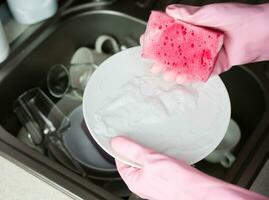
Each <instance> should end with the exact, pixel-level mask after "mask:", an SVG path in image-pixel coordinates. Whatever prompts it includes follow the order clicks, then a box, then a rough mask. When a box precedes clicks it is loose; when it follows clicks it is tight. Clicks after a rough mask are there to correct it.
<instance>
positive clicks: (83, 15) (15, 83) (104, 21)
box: [0, 7, 269, 199]
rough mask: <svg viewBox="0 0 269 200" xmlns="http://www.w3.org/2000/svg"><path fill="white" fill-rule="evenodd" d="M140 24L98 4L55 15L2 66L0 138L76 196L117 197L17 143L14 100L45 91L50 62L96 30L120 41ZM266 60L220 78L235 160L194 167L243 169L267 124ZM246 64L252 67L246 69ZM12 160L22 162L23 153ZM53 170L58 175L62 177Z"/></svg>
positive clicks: (90, 41)
mask: <svg viewBox="0 0 269 200" xmlns="http://www.w3.org/2000/svg"><path fill="white" fill-rule="evenodd" d="M144 29H145V22H144V21H142V20H140V19H138V18H134V17H131V16H129V15H126V14H123V13H121V12H116V11H112V10H107V8H106V10H105V9H103V8H102V7H99V8H98V9H97V10H92V8H87V7H86V8H85V7H81V8H79V9H73V11H68V12H66V13H65V14H63V15H62V16H59V17H58V18H57V19H56V20H55V21H54V22H53V23H51V24H50V25H48V27H47V28H46V29H45V30H44V31H43V32H42V33H41V34H40V35H38V36H36V37H35V38H33V41H31V42H30V43H29V45H27V46H26V45H25V48H24V50H23V51H21V53H18V55H15V56H14V58H12V59H11V60H10V61H9V62H7V63H6V64H5V65H3V66H1V68H0V92H1V94H2V98H1V99H0V110H1V112H0V123H1V126H2V129H1V130H0V131H1V132H0V140H2V141H3V142H4V143H5V144H6V145H9V146H10V147H12V148H13V149H16V151H18V152H21V153H22V154H23V155H24V156H25V157H27V159H32V160H33V164H29V167H30V168H32V169H33V170H35V171H37V172H38V173H40V174H42V175H43V176H45V177H47V178H48V179H50V180H52V181H54V182H56V183H57V184H58V185H60V186H62V187H64V188H65V189H67V190H69V191H71V192H73V193H76V194H77V195H78V196H80V197H82V198H85V199H86V197H87V194H88V193H91V194H93V196H94V198H92V199H117V197H116V196H112V195H111V196H110V194H109V193H108V192H105V191H104V190H102V189H101V188H99V187H96V186H95V184H93V183H92V180H88V179H85V178H82V177H80V176H79V175H77V174H76V173H74V172H72V171H70V170H68V169H67V168H65V167H64V166H62V165H60V164H59V163H56V162H55V161H51V160H50V159H49V158H47V157H45V156H44V155H42V154H40V153H38V152H36V151H34V150H33V149H31V148H30V147H28V146H27V145H25V144H23V143H22V142H20V141H19V140H18V139H17V138H16V134H17V132H18V130H19V129H20V127H21V125H20V124H19V122H18V120H17V118H16V117H15V115H14V114H13V111H12V107H13V102H14V100H15V99H16V98H17V97H18V96H19V95H20V94H21V93H22V92H24V91H26V90H28V89H30V88H33V87H36V86H39V87H41V88H42V89H43V90H44V91H47V89H46V84H45V83H46V74H47V72H48V70H49V69H50V67H51V66H53V65H54V64H68V63H69V62H70V58H71V56H72V55H73V53H74V52H75V50H76V49H78V48H79V47H81V46H88V47H93V45H94V41H95V39H96V38H97V37H98V36H99V35H101V34H108V35H111V36H113V37H115V38H116V39H117V40H118V41H119V43H121V44H124V43H125V42H126V41H125V39H126V38H132V39H133V40H134V41H136V42H138V41H139V37H140V35H141V34H142V33H143V32H144ZM130 46H131V45H130ZM264 65H265V63H260V64H253V65H249V66H244V67H235V68H234V69H232V70H230V71H229V72H226V73H223V74H222V76H221V78H222V80H223V81H224V83H225V85H226V87H227V89H228V92H229V95H230V98H231V105H232V117H233V119H234V120H235V121H236V122H237V123H238V124H239V126H240V128H241V130H242V139H241V141H240V144H239V145H238V146H237V148H236V149H235V151H234V154H235V155H236V157H237V160H236V162H235V163H234V165H233V166H232V168H228V169H226V168H223V167H221V166H220V165H218V164H211V163H208V162H206V161H201V162H199V163H197V165H196V167H197V168H199V169H201V170H202V171H204V172H206V173H208V174H210V175H213V176H216V177H219V178H221V179H224V180H226V181H230V182H233V183H237V182H236V180H238V176H239V175H238V174H240V173H239V172H240V170H241V171H242V169H243V166H244V164H245V162H246V160H248V159H250V157H249V156H250V155H251V152H252V151H253V150H254V149H253V147H254V146H255V145H254V144H253V145H254V146H253V145H252V143H254V142H255V140H253V139H252V138H256V139H257V140H258V139H260V138H261V136H262V135H263V134H264V131H265V128H266V126H267V125H268V124H269V123H267V122H265V121H266V120H265V118H266V116H267V112H268V110H267V107H268V106H267V104H268V102H269V101H268V97H267V96H266V95H265V94H266V93H265V91H267V94H269V93H268V86H267V85H269V84H268V83H269V81H268V80H267V78H266V77H265V75H264V71H263V70H264ZM250 68H251V69H253V70H249V69H250ZM54 100H55V101H57V99H54ZM253 134H255V135H256V136H255V137H254V136H253ZM255 144H256V143H255ZM0 151H1V149H0ZM7 153H8V152H7ZM14 155H15V154H14ZM16 159H18V160H20V162H24V160H25V159H26V158H25V159H22V157H16ZM53 173H54V174H58V175H60V178H58V177H57V176H54V175H53ZM97 184H98V183H97ZM87 199H88V197H87Z"/></svg>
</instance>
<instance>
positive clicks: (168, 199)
mask: <svg viewBox="0 0 269 200" xmlns="http://www.w3.org/2000/svg"><path fill="white" fill-rule="evenodd" d="M112 147H113V149H114V150H115V151H117V152H118V153H119V154H121V155H122V156H124V157H126V158H128V159H129V160H132V161H134V162H136V163H138V164H139V165H140V166H141V169H138V168H134V167H131V166H128V165H126V164H123V163H121V162H119V161H116V164H117V168H118V171H119V173H120V175H121V177H122V178H123V180H124V181H125V182H126V184H127V185H128V187H129V189H130V190H131V191H132V192H134V193H135V194H137V195H139V196H140V197H141V198H145V199H151V200H177V199H178V200H216V199H217V200H228V199H229V200H268V198H267V197H264V196H261V195H259V194H256V193H253V192H250V191H248V190H245V189H242V188H239V187H237V186H234V185H231V184H228V183H225V182H223V181H221V180H218V179H215V178H213V177H210V176H208V175H206V174H204V173H202V172H200V171H198V170H197V169H195V168H193V167H191V166H189V165H188V164H186V163H185V162H183V161H179V160H176V159H173V158H170V157H168V156H164V155H161V154H158V153H156V152H154V151H153V150H151V149H148V148H145V147H142V146H140V145H138V144H136V143H134V142H132V141H130V140H129V139H127V138H124V137H116V138H114V139H113V140H112Z"/></svg>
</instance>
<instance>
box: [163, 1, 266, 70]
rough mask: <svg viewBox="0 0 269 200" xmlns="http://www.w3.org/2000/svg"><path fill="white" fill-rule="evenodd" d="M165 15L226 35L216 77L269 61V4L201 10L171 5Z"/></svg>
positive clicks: (216, 67) (223, 6) (224, 5)
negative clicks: (229, 71) (253, 63)
mask: <svg viewBox="0 0 269 200" xmlns="http://www.w3.org/2000/svg"><path fill="white" fill-rule="evenodd" d="M166 13H167V14H168V15H170V16H171V17H173V18H175V19H179V20H182V21H185V22H188V23H190V24H194V25H198V26H205V27H210V28H214V29H217V30H220V31H222V32H224V34H225V36H224V37H225V38H224V46H223V48H222V50H221V51H220V53H219V57H218V59H217V61H216V64H215V71H214V73H215V74H220V73H222V72H224V71H226V70H228V69H230V68H231V67H232V66H234V65H241V64H246V63H251V62H257V61H264V60H269V45H268V44H269V26H268V25H269V23H268V19H269V3H267V4H260V5H249V4H239V3H218V4H209V5H205V6H202V7H196V6H186V5H180V4H177V5H170V6H168V7H167V8H166Z"/></svg>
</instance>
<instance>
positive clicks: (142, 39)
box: [139, 34, 144, 46]
mask: <svg viewBox="0 0 269 200" xmlns="http://www.w3.org/2000/svg"><path fill="white" fill-rule="evenodd" d="M143 42H144V34H142V35H141V36H140V38H139V43H140V45H141V46H143Z"/></svg>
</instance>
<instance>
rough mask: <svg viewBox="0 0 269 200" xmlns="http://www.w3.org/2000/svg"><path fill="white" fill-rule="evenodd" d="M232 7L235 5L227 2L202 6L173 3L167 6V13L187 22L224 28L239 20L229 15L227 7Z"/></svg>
mask: <svg viewBox="0 0 269 200" xmlns="http://www.w3.org/2000/svg"><path fill="white" fill-rule="evenodd" d="M231 7H232V8H233V7H234V6H233V5H232V4H225V3H219V4H209V5H205V6H201V7H198V6H189V5H182V4H173V5H169V6H167V8H166V13H167V14H168V15H170V16H171V17H173V18H175V19H179V20H182V21H185V22H187V23H191V24H195V25H199V26H206V27H213V28H217V29H218V28H219V29H222V28H223V27H225V26H227V25H229V24H231V23H232V24H233V23H236V22H237V19H236V18H235V17H234V16H228V15H227V9H230V8H231Z"/></svg>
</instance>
